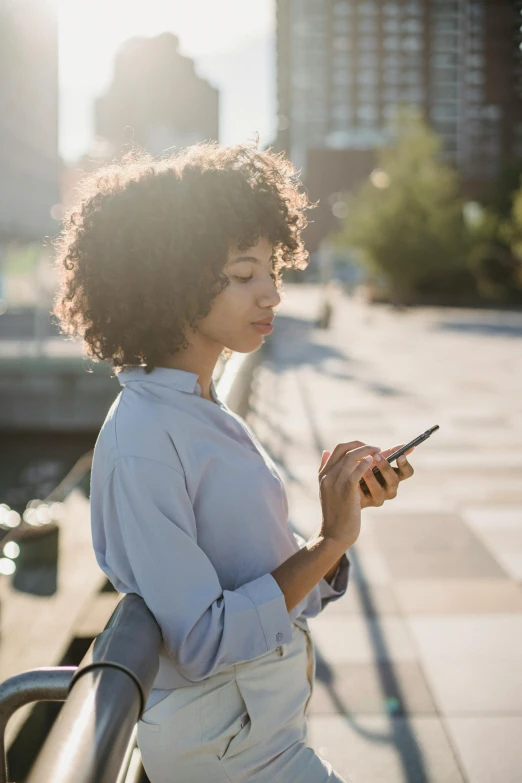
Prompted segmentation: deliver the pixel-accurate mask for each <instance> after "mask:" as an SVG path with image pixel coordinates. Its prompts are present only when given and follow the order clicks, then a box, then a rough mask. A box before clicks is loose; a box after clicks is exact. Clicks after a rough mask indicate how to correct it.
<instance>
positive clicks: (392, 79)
mask: <svg viewBox="0 0 522 783" xmlns="http://www.w3.org/2000/svg"><path fill="white" fill-rule="evenodd" d="M382 79H383V82H384V83H385V84H398V83H399V81H400V79H401V72H400V71H398V70H391V69H390V68H386V70H385V71H384V73H383V75H382Z"/></svg>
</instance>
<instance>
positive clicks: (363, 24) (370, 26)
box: [357, 19, 377, 33]
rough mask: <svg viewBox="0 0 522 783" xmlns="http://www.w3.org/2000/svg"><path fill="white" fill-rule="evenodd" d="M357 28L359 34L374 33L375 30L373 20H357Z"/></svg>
mask: <svg viewBox="0 0 522 783" xmlns="http://www.w3.org/2000/svg"><path fill="white" fill-rule="evenodd" d="M357 26H358V28H359V31H360V32H361V33H375V32H376V30H377V24H376V22H375V19H359V24H358V25H357Z"/></svg>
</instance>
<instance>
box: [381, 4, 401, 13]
mask: <svg viewBox="0 0 522 783" xmlns="http://www.w3.org/2000/svg"><path fill="white" fill-rule="evenodd" d="M382 12H383V14H384V15H385V16H400V13H401V9H400V8H399V4H398V3H397V2H395V3H393V2H392V3H384V5H383V8H382Z"/></svg>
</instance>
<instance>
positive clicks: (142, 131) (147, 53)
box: [95, 33, 219, 155]
mask: <svg viewBox="0 0 522 783" xmlns="http://www.w3.org/2000/svg"><path fill="white" fill-rule="evenodd" d="M95 116H96V133H97V134H98V135H99V136H100V137H103V138H105V139H107V140H108V141H109V142H110V144H111V145H112V148H113V152H115V153H118V154H119V153H120V152H122V151H123V150H124V147H125V146H126V145H129V143H136V144H139V145H140V146H141V147H145V148H146V149H147V150H148V151H149V152H150V153H151V154H152V155H159V154H161V153H162V152H163V151H164V150H166V149H167V148H169V147H176V148H180V147H184V146H187V145H190V144H195V143H196V142H199V141H205V140H215V141H217V140H218V137H219V91H218V90H217V89H216V88H215V87H212V86H211V85H210V84H209V83H208V82H207V81H205V80H204V79H202V78H200V77H199V76H198V75H197V74H196V72H195V70H194V62H193V61H192V60H191V59H189V58H188V57H184V56H183V55H181V54H180V53H179V50H178V38H177V37H176V36H175V35H173V34H172V33H162V34H161V35H158V36H156V37H155V38H132V39H130V40H129V41H127V42H126V43H125V44H124V45H123V47H122V48H121V50H120V51H119V53H118V55H117V57H116V62H115V68H114V76H113V81H112V84H111V85H110V87H109V90H108V91H107V93H106V94H105V95H104V96H102V97H101V98H99V99H98V100H97V102H96V107H95Z"/></svg>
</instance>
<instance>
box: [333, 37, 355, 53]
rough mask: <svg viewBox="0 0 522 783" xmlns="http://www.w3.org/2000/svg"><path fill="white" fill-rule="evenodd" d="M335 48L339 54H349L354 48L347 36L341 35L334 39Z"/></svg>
mask: <svg viewBox="0 0 522 783" xmlns="http://www.w3.org/2000/svg"><path fill="white" fill-rule="evenodd" d="M333 48H334V50H335V51H337V52H349V51H350V49H351V48H352V42H351V40H350V39H349V38H348V37H347V36H345V35H342V36H341V35H339V36H336V37H335V38H334V39H333Z"/></svg>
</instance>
